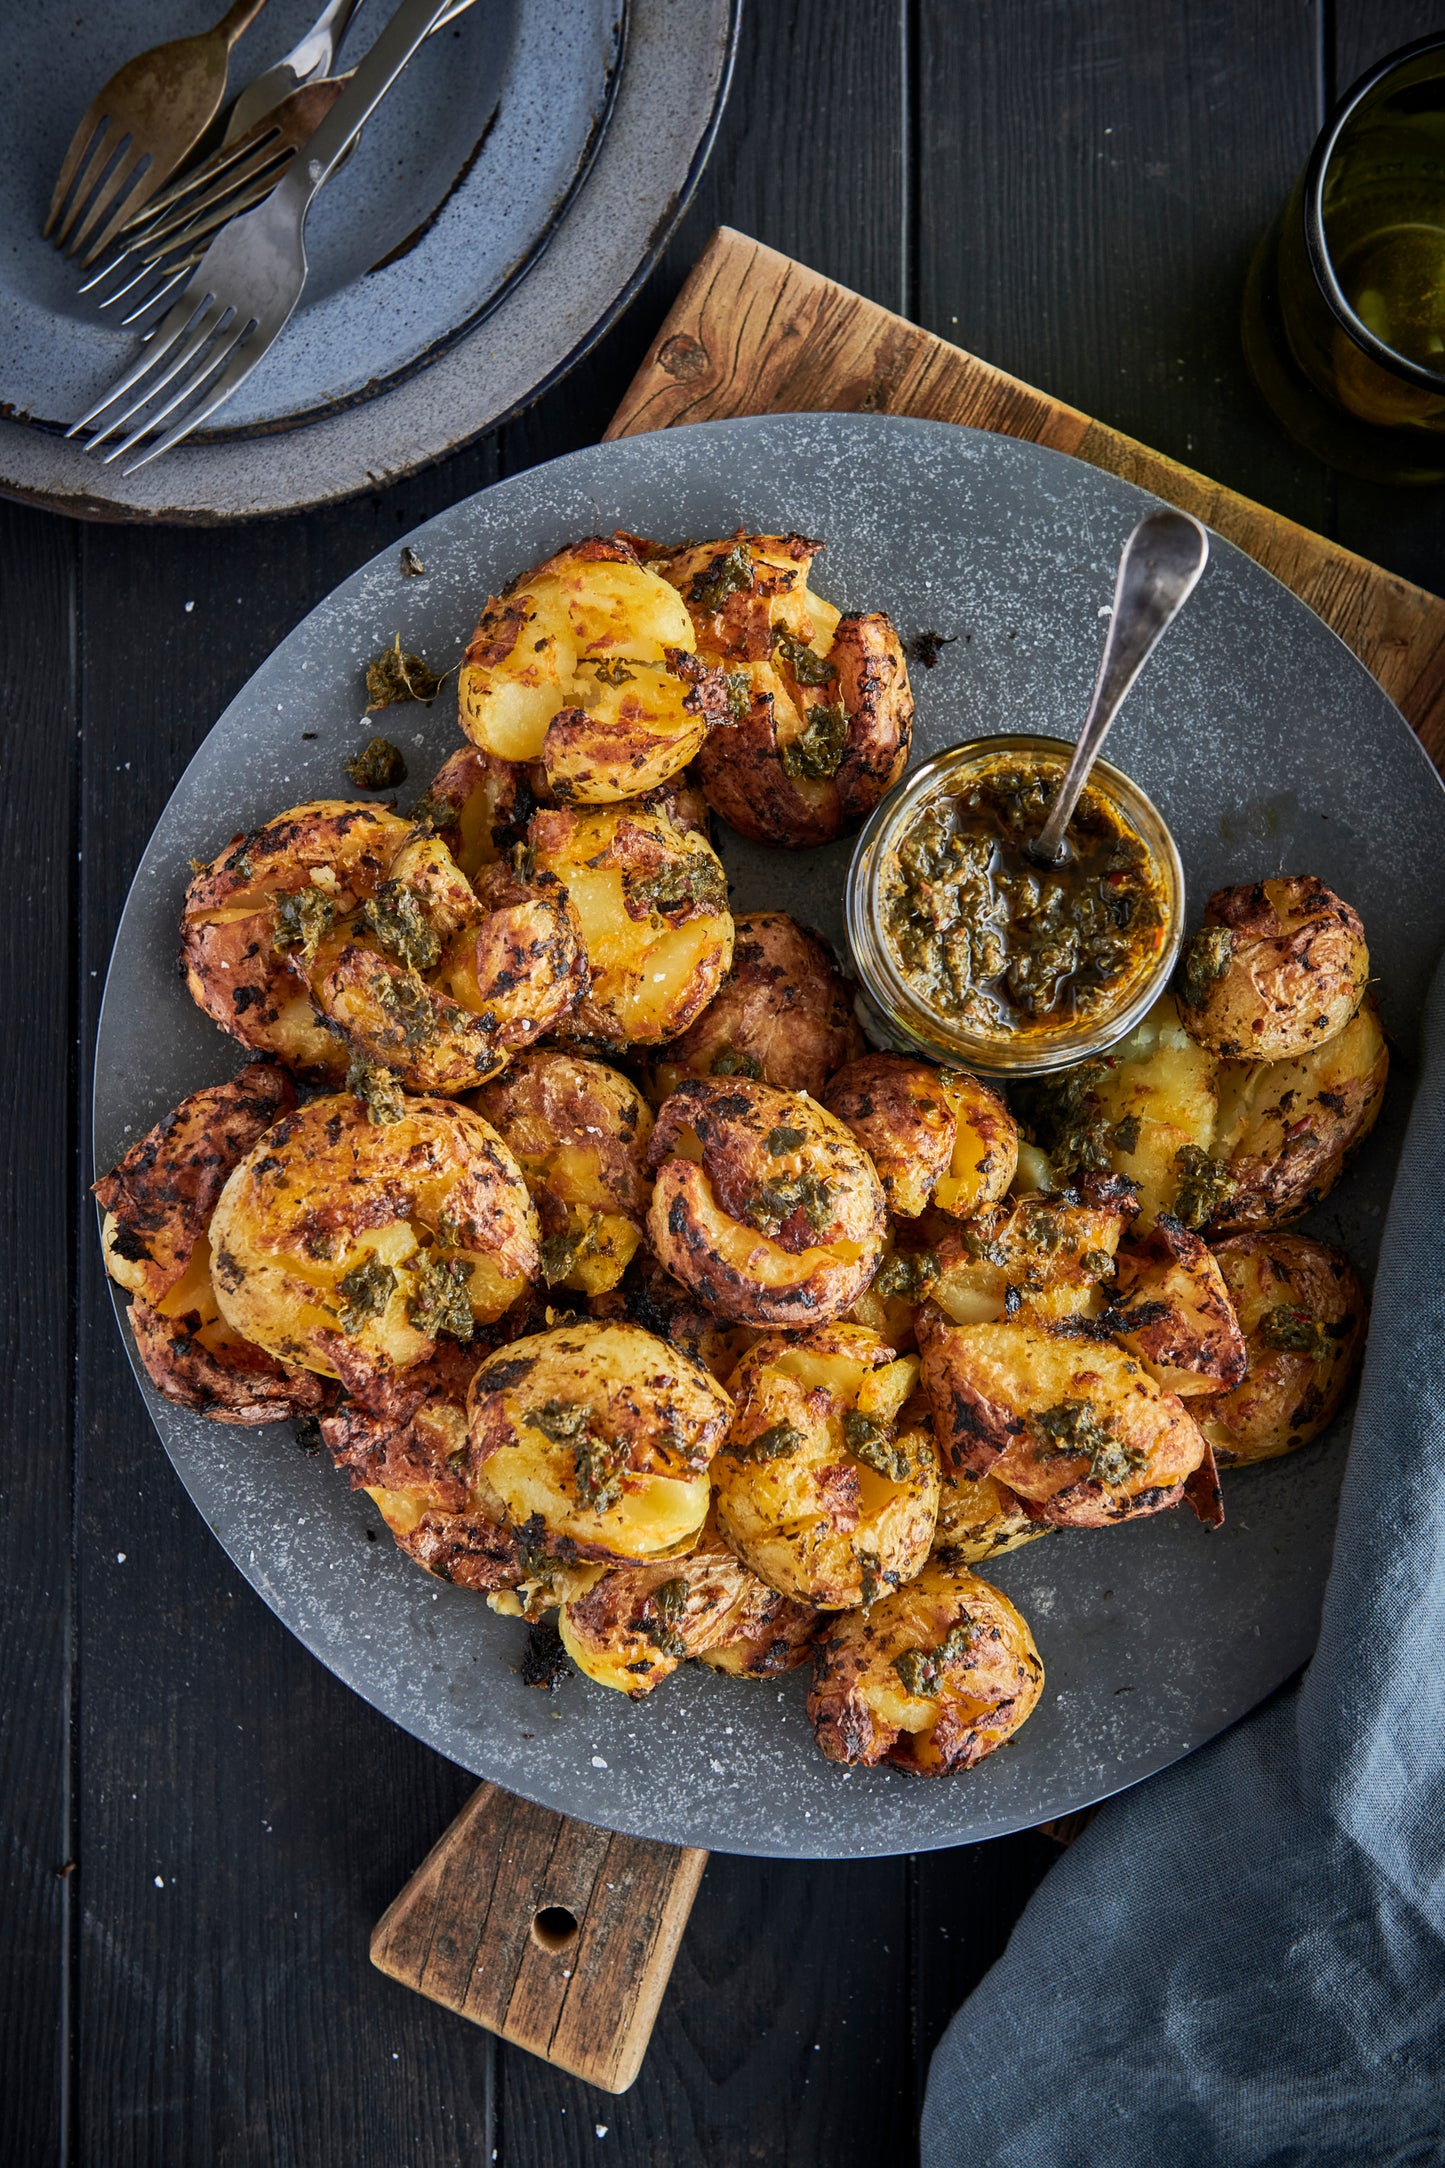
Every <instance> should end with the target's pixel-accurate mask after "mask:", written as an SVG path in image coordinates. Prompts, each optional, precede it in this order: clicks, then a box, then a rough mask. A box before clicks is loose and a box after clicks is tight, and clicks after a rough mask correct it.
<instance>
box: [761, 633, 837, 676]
mask: <svg viewBox="0 0 1445 2168" xmlns="http://www.w3.org/2000/svg"><path fill="white" fill-rule="evenodd" d="M773 649H774V652H775V653H776V654H778V655H780V656H781V657H782V659H783V661H784V662H785V663H786V664H787V666H788V668H789V669H790V670H791V671H792V673H793V676H794V677H795V678H796V679H797V681H798V683H799V684H800V685H831V684H832V682H833V680H834V678H835V677H836V676H837V675H838V672H837V670H836V669H835V668H834V666H833V664H832V663H830V662H829V660H828V658H827V656H826V655H818V654H815V653H814V651H813V649H812V648H811V647H809V645H808V643H807V641H806V640H799V639H797V638H796V637H795V636H794V634H792V633H791V632H789V630H788V628H787V626H786V625H774V627H773Z"/></svg>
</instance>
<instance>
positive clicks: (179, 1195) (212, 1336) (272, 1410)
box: [95, 1061, 326, 1425]
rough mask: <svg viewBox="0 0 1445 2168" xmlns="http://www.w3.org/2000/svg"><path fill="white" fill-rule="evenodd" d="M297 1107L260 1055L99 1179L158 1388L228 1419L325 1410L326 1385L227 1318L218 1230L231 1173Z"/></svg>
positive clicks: (195, 1097)
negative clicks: (216, 1279)
mask: <svg viewBox="0 0 1445 2168" xmlns="http://www.w3.org/2000/svg"><path fill="white" fill-rule="evenodd" d="M295 1103H296V1094H295V1090H294V1088H293V1086H292V1084H291V1080H290V1078H289V1077H288V1076H287V1075H286V1073H285V1071H284V1070H283V1069H280V1068H278V1067H276V1066H275V1064H273V1063H271V1062H266V1061H257V1062H252V1063H251V1064H250V1066H249V1067H248V1068H245V1069H243V1070H242V1071H241V1073H240V1075H239V1076H236V1077H233V1078H232V1079H231V1081H230V1083H228V1084H213V1085H209V1086H207V1087H206V1088H205V1089H204V1090H202V1091H198V1092H192V1093H191V1095H190V1097H189V1098H188V1099H183V1100H182V1101H181V1104H180V1105H179V1106H178V1107H176V1108H175V1109H174V1111H173V1112H172V1113H170V1114H167V1115H166V1116H165V1117H164V1118H163V1120H161V1121H159V1122H157V1123H156V1126H155V1127H154V1129H152V1130H149V1131H148V1132H147V1134H146V1135H145V1136H144V1137H142V1138H141V1140H140V1142H139V1143H138V1144H134V1145H132V1146H131V1149H130V1150H129V1151H128V1152H127V1153H126V1155H125V1158H124V1159H123V1160H122V1161H121V1162H120V1165H119V1166H118V1167H117V1168H115V1170H114V1171H113V1172H112V1173H110V1174H107V1175H103V1176H102V1177H101V1179H100V1180H99V1181H98V1182H97V1183H96V1184H95V1195H96V1197H97V1198H98V1200H99V1202H100V1204H101V1205H102V1207H103V1208H104V1211H105V1221H104V1225H103V1228H102V1235H101V1242H102V1248H103V1251H104V1254H105V1262H106V1269H107V1271H108V1272H109V1273H110V1276H111V1278H112V1279H113V1280H115V1281H116V1282H118V1284H119V1285H120V1286H122V1287H124V1288H126V1289H128V1290H129V1291H130V1293H131V1295H132V1297H133V1298H134V1299H133V1300H132V1302H131V1306H130V1324H131V1331H132V1333H133V1334H134V1336H135V1344H136V1353H137V1354H138V1355H139V1356H140V1359H141V1362H142V1363H143V1364H144V1366H145V1370H146V1373H147V1375H148V1376H149V1378H150V1380H151V1383H152V1384H153V1385H154V1386H155V1387H156V1390H157V1391H158V1392H160V1393H162V1394H164V1396H165V1398H166V1399H167V1400H172V1401H174V1402H175V1403H176V1405H177V1406H178V1407H183V1408H192V1409H194V1410H195V1411H196V1413H197V1414H199V1415H206V1416H210V1417H211V1418H212V1419H213V1420H214V1421H216V1422H221V1423H240V1424H243V1425H253V1424H257V1423H275V1422H279V1421H281V1420H282V1418H283V1417H285V1416H288V1415H307V1414H313V1413H315V1412H316V1411H317V1410H318V1409H319V1408H321V1407H323V1406H324V1405H325V1404H326V1387H325V1386H324V1385H323V1383H322V1381H321V1380H320V1379H319V1378H317V1377H313V1376H312V1375H311V1374H310V1373H309V1372H308V1371H305V1370H296V1369H292V1368H289V1367H288V1366H287V1365H286V1364H284V1363H279V1362H277V1361H276V1360H275V1359H274V1358H273V1357H272V1356H270V1355H268V1354H267V1353H266V1352H265V1351H264V1349H262V1348H259V1347H253V1346H252V1345H251V1343H250V1342H249V1341H247V1340H244V1339H243V1338H242V1337H241V1335H240V1334H239V1333H236V1332H233V1331H231V1329H230V1328H229V1327H228V1326H227V1325H226V1324H225V1323H224V1322H223V1321H222V1318H221V1313H220V1309H219V1307H218V1305H217V1302H216V1292H215V1288H214V1286H213V1285H212V1281H211V1245H210V1240H209V1235H208V1230H209V1227H210V1223H211V1215H212V1213H213V1211H214V1210H215V1207H216V1203H217V1200H218V1199H219V1197H220V1195H221V1192H222V1190H223V1189H224V1187H225V1184H226V1182H227V1180H228V1179H229V1177H230V1175H231V1172H232V1170H233V1169H234V1168H235V1167H236V1166H238V1165H239V1163H240V1162H241V1160H242V1159H244V1157H245V1155H246V1153H247V1152H248V1151H249V1150H250V1149H251V1147H252V1146H253V1145H254V1144H255V1143H256V1141H257V1139H258V1138H260V1137H261V1136H263V1135H264V1134H265V1132H266V1131H267V1130H268V1129H269V1128H270V1127H271V1125H272V1123H273V1122H275V1121H276V1120H277V1118H278V1117H279V1116H281V1115H283V1114H286V1113H289V1111H290V1110H291V1108H292V1107H293V1106H294V1105H295Z"/></svg>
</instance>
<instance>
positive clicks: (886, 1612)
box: [808, 1560, 1044, 1776]
mask: <svg viewBox="0 0 1445 2168" xmlns="http://www.w3.org/2000/svg"><path fill="white" fill-rule="evenodd" d="M814 1663H815V1670H814V1683H813V1690H812V1693H811V1694H810V1695H809V1697H808V1714H809V1715H810V1716H811V1718H812V1720H813V1726H814V1732H815V1736H816V1738H817V1741H818V1745H819V1747H820V1748H821V1750H822V1752H823V1753H824V1754H825V1755H826V1756H827V1758H828V1760H829V1761H837V1762H855V1763H861V1764H862V1765H863V1766H865V1767H871V1766H874V1765H876V1764H877V1763H879V1762H890V1763H891V1764H892V1765H893V1766H894V1768H897V1769H903V1770H906V1771H907V1772H908V1773H909V1774H910V1775H912V1776H948V1775H950V1774H951V1773H952V1772H953V1771H955V1770H958V1769H971V1768H972V1767H973V1766H974V1764H975V1763H976V1762H980V1761H982V1760H983V1758H984V1756H985V1755H986V1754H991V1753H992V1752H993V1750H994V1748H995V1747H998V1746H1002V1745H1003V1743H1004V1741H1005V1740H1006V1739H1011V1738H1012V1737H1013V1735H1014V1733H1015V1732H1016V1731H1017V1730H1018V1728H1019V1726H1020V1725H1021V1724H1022V1723H1023V1722H1024V1721H1025V1719H1026V1718H1027V1717H1028V1716H1029V1715H1030V1714H1031V1712H1032V1710H1033V1708H1034V1706H1035V1704H1036V1702H1037V1701H1038V1698H1039V1695H1040V1693H1041V1692H1042V1691H1043V1683H1044V1667H1043V1664H1042V1662H1041V1661H1040V1659H1039V1652H1038V1650H1037V1649H1036V1648H1035V1646H1034V1639H1033V1635H1032V1634H1031V1633H1030V1632H1029V1629H1028V1627H1027V1625H1026V1624H1025V1622H1024V1620H1023V1619H1022V1618H1021V1617H1020V1615H1019V1613H1018V1612H1017V1611H1016V1610H1015V1609H1014V1607H1013V1605H1012V1604H1011V1603H1010V1602H1009V1600H1008V1598H1007V1596H1005V1595H1004V1594H1003V1593H1002V1592H1001V1591H1000V1590H999V1589H996V1588H994V1587H992V1586H991V1585H990V1584H989V1582H987V1581H981V1580H980V1579H979V1578H978V1576H977V1574H973V1573H970V1572H969V1571H968V1570H967V1568H966V1567H964V1566H959V1565H945V1564H944V1563H943V1562H942V1561H941V1560H938V1561H934V1562H933V1563H931V1564H929V1565H928V1566H926V1567H925V1568H924V1570H923V1572H922V1573H920V1574H919V1575H918V1578H917V1579H916V1580H914V1581H910V1582H909V1583H908V1585H907V1587H906V1588H900V1589H898V1590H897V1591H895V1593H894V1594H892V1595H890V1596H886V1597H885V1598H884V1599H883V1601H882V1602H881V1603H875V1604H873V1605H872V1606H871V1607H870V1608H869V1609H868V1610H866V1611H850V1612H849V1613H848V1614H847V1615H846V1616H845V1617H843V1618H841V1619H835V1620H832V1621H830V1622H829V1624H828V1626H827V1627H826V1629H825V1631H824V1633H823V1635H822V1637H821V1639H820V1640H819V1642H818V1647H817V1654H816V1657H815V1659H814Z"/></svg>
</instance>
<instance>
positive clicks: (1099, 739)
mask: <svg viewBox="0 0 1445 2168" xmlns="http://www.w3.org/2000/svg"><path fill="white" fill-rule="evenodd" d="M1208 559H1209V537H1208V535H1207V534H1206V533H1205V531H1204V529H1203V528H1202V527H1201V526H1200V524H1199V522H1198V520H1197V519H1191V518H1190V516H1189V514H1188V513H1187V512H1173V511H1160V512H1146V513H1145V515H1144V517H1143V519H1141V520H1140V522H1139V524H1138V526H1137V527H1136V528H1135V529H1134V532H1133V533H1132V534H1131V535H1130V537H1129V539H1128V541H1127V542H1126V543H1125V544H1124V553H1123V555H1122V556H1121V557H1120V559H1119V576H1118V579H1117V580H1116V581H1115V583H1114V608H1113V614H1112V615H1111V617H1110V619H1109V637H1108V639H1107V640H1106V641H1105V642H1104V654H1103V659H1102V661H1101V662H1100V664H1099V675H1098V677H1097V679H1096V680H1095V683H1094V697H1093V699H1092V700H1091V701H1090V702H1089V712H1088V714H1087V715H1086V717H1085V718H1084V727H1083V729H1082V730H1081V731H1080V732H1079V739H1078V743H1077V744H1076V745H1075V747H1074V757H1073V759H1072V760H1071V761H1070V762H1069V766H1068V772H1067V773H1066V774H1065V776H1064V779H1063V781H1062V782H1061V783H1060V785H1059V787H1058V789H1057V790H1056V791H1055V793H1054V802H1053V804H1052V805H1051V806H1050V808H1049V816H1048V819H1047V820H1046V821H1045V822H1044V825H1043V827H1042V828H1041V829H1040V831H1039V837H1038V841H1037V842H1036V843H1035V844H1033V846H1032V847H1031V850H1030V854H1029V855H1030V856H1031V857H1033V858H1037V859H1039V860H1041V861H1043V862H1045V863H1047V864H1052V863H1053V862H1054V860H1055V859H1057V857H1058V855H1059V852H1060V850H1061V848H1062V846H1063V841H1064V831H1065V829H1066V828H1067V827H1068V825H1069V821H1070V819H1071V818H1072V816H1073V811H1074V807H1075V806H1076V805H1077V804H1078V802H1079V793H1080V792H1081V791H1082V789H1083V787H1084V785H1085V783H1086V782H1087V781H1088V778H1089V770H1090V769H1091V768H1092V767H1093V765H1094V762H1095V761H1096V760H1097V759H1098V757H1099V753H1100V751H1101V749H1102V747H1103V743H1104V740H1105V738H1106V737H1107V736H1108V733H1109V725H1110V724H1111V723H1112V722H1113V720H1114V717H1115V716H1116V715H1117V714H1118V712H1119V710H1120V708H1121V707H1122V706H1123V704H1124V696H1125V694H1126V693H1127V692H1128V690H1129V688H1130V686H1131V685H1132V684H1133V682H1134V680H1135V678H1136V677H1137V676H1138V675H1139V672H1140V671H1141V670H1142V669H1143V667H1144V665H1145V663H1146V662H1147V661H1148V660H1149V657H1150V655H1151V654H1152V653H1153V652H1154V647H1155V644H1156V643H1157V641H1158V640H1159V638H1160V636H1161V635H1162V634H1163V633H1164V632H1165V631H1167V629H1168V628H1169V626H1170V625H1172V624H1173V622H1174V620H1175V618H1176V617H1177V616H1178V615H1179V612H1180V611H1181V610H1182V609H1183V607H1184V605H1185V603H1186V602H1187V601H1188V600H1189V597H1190V596H1191V595H1192V594H1193V592H1194V589H1195V586H1196V584H1197V582H1198V579H1199V575H1200V573H1201V572H1202V571H1203V570H1204V567H1205V565H1206V563H1207V562H1208Z"/></svg>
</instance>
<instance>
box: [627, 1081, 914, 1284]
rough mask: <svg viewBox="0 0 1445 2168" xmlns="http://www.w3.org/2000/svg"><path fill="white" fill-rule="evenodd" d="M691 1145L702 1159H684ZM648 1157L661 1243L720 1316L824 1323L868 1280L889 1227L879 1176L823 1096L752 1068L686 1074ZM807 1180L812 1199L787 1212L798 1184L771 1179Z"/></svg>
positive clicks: (665, 1255) (652, 1220)
mask: <svg viewBox="0 0 1445 2168" xmlns="http://www.w3.org/2000/svg"><path fill="white" fill-rule="evenodd" d="M770 1143H771V1144H772V1145H773V1147H774V1148H773V1149H771V1150H770V1149H769V1145H770ZM693 1149H695V1150H696V1151H697V1153H698V1157H697V1158H696V1159H694V1158H692V1157H690V1156H686V1154H688V1153H690V1152H691V1151H692V1150H693ZM648 1157H649V1159H650V1160H651V1162H652V1164H653V1166H654V1168H655V1169H656V1173H657V1181H656V1186H655V1188H654V1190H653V1196H652V1205H651V1209H650V1211H649V1213H648V1222H647V1225H648V1236H649V1239H650V1241H651V1243H652V1247H653V1249H654V1250H655V1251H656V1253H657V1255H658V1257H659V1258H660V1259H661V1260H662V1262H663V1264H664V1265H665V1266H666V1268H667V1270H668V1271H669V1272H671V1273H673V1274H674V1275H675V1277H676V1278H678V1279H679V1280H681V1281H682V1283H683V1285H684V1286H685V1287H689V1288H691V1289H692V1291H693V1293H694V1294H696V1295H697V1296H698V1297H699V1298H700V1299H701V1300H702V1301H703V1302H705V1303H706V1304H708V1306H709V1307H710V1308H712V1309H714V1310H716V1311H717V1313H718V1314H719V1316H721V1317H726V1318H730V1319H734V1320H736V1321H737V1322H738V1323H740V1324H751V1325H786V1324H800V1325H801V1324H815V1323H816V1324H826V1323H829V1322H831V1321H832V1320H833V1319H834V1318H838V1317H841V1316H842V1314H843V1312H844V1311H845V1310H846V1309H847V1308H848V1307H849V1305H850V1304H851V1303H853V1302H855V1301H856V1300H857V1298H858V1296H859V1295H860V1294H861V1293H862V1292H863V1290H864V1288H865V1287H866V1286H867V1284H868V1282H869V1280H870V1279H871V1277H872V1275H873V1272H874V1269H875V1268H876V1266H877V1263H878V1259H879V1257H880V1256H881V1254H882V1249H883V1240H884V1236H885V1234H886V1231H887V1211H886V1208H885V1204H884V1198H883V1188H882V1184H881V1183H880V1182H879V1180H878V1176H877V1174H876V1172H875V1171H874V1168H873V1164H872V1161H871V1160H870V1159H869V1158H868V1156H867V1154H866V1153H865V1152H864V1151H863V1150H862V1149H861V1147H860V1146H859V1145H858V1144H856V1143H855V1141H854V1139H853V1138H852V1137H851V1136H850V1135H849V1133H848V1131H847V1129H846V1128H845V1127H844V1126H843V1124H842V1123H841V1122H840V1121H839V1120H838V1119H837V1117H836V1115H832V1114H829V1113H828V1112H827V1110H826V1109H825V1108H823V1107H820V1106H819V1105H818V1103H817V1101H816V1100H813V1099H808V1098H804V1097H802V1096H801V1095H800V1094H795V1093H792V1092H782V1091H778V1090H776V1089H775V1088H774V1087H773V1086H772V1085H770V1084H759V1083H756V1082H754V1081H753V1079H751V1078H749V1077H688V1078H685V1079H684V1080H683V1082H682V1083H681V1084H680V1085H679V1086H678V1088H677V1090H676V1091H675V1092H674V1093H673V1094H672V1096H671V1098H670V1099H668V1100H666V1101H665V1102H664V1104H663V1107H662V1110H661V1112H660V1114H659V1116H658V1120H657V1127H656V1128H655V1129H654V1131H653V1133H652V1142H651V1144H650V1145H649V1147H648ZM800 1182H801V1183H805V1184H812V1185H814V1187H813V1188H812V1190H811V1192H810V1198H811V1202H809V1201H808V1200H807V1199H805V1201H802V1202H799V1203H797V1204H796V1205H795V1206H794V1208H793V1209H792V1210H790V1211H789V1212H788V1215H787V1217H786V1218H781V1219H780V1218H779V1217H778V1214H779V1213H780V1212H781V1210H782V1209H783V1205H784V1204H785V1203H786V1202H787V1201H788V1197H789V1195H790V1194H791V1191H790V1190H789V1189H788V1188H787V1187H785V1188H783V1189H781V1190H778V1189H775V1190H773V1191H769V1190H768V1188H767V1185H768V1184H769V1183H773V1184H782V1185H797V1184H798V1183H800ZM765 1220H769V1221H771V1222H772V1223H773V1224H774V1227H775V1232H774V1233H773V1234H767V1233H764V1232H763V1231H762V1229H761V1223H762V1222H763V1221H765Z"/></svg>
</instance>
